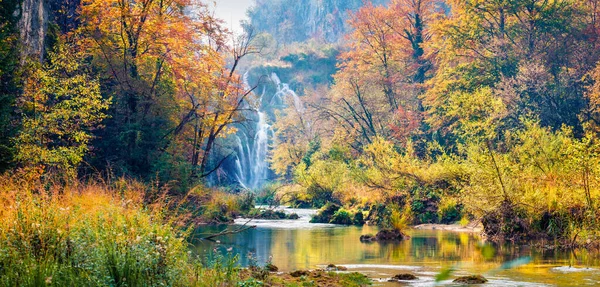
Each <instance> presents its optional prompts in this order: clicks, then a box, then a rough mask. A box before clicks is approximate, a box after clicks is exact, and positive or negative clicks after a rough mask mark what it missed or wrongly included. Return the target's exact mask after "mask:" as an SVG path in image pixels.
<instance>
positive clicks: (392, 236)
mask: <svg viewBox="0 0 600 287" xmlns="http://www.w3.org/2000/svg"><path fill="white" fill-rule="evenodd" d="M408 239H410V236H408V235H406V234H404V233H403V232H401V231H399V230H395V229H384V230H381V231H379V232H377V234H376V235H372V234H367V235H361V236H360V241H361V242H374V241H378V242H388V241H403V240H408Z"/></svg>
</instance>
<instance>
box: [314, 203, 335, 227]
mask: <svg viewBox="0 0 600 287" xmlns="http://www.w3.org/2000/svg"><path fill="white" fill-rule="evenodd" d="M340 208H341V206H339V205H337V204H335V203H331V202H329V203H327V204H326V205H325V206H323V207H322V208H321V209H319V211H318V212H317V214H316V215H315V216H313V218H312V219H311V220H310V222H311V223H329V222H331V219H332V217H333V215H334V214H335V213H336V212H337V211H338V210H339V209H340Z"/></svg>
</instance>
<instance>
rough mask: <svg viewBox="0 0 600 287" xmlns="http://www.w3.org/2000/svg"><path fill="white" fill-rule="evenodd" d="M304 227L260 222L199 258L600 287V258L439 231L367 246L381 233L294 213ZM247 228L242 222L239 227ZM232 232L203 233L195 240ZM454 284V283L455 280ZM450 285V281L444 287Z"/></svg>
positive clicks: (204, 248) (424, 280)
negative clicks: (366, 238)
mask: <svg viewBox="0 0 600 287" xmlns="http://www.w3.org/2000/svg"><path fill="white" fill-rule="evenodd" d="M286 211H288V212H296V213H298V214H299V215H300V216H301V219H299V220H276V221H273V220H253V221H251V222H250V223H248V224H250V225H256V226H257V228H256V229H251V230H247V231H245V232H243V233H240V234H234V235H228V236H223V237H219V238H216V240H218V241H217V242H213V241H206V240H205V241H200V242H197V244H196V250H197V251H198V252H199V253H201V254H208V253H210V252H211V251H212V250H214V249H215V248H216V249H218V250H220V251H221V252H227V250H228V249H229V250H232V252H233V253H237V254H240V255H241V256H240V263H241V264H242V265H244V266H247V265H248V263H249V259H248V256H246V255H248V254H252V255H253V256H254V257H255V258H256V259H257V260H258V262H259V263H260V264H264V263H265V262H266V261H267V260H269V258H271V259H272V262H273V264H275V265H276V266H278V267H279V269H280V270H281V271H293V270H297V269H316V268H323V267H324V266H326V265H327V264H336V265H343V266H345V267H348V268H349V271H360V272H363V273H365V274H367V275H368V276H369V277H371V278H374V279H376V280H381V281H386V280H387V278H390V277H392V276H393V275H394V274H398V273H413V274H415V275H417V276H418V277H419V280H418V281H416V282H412V283H410V284H409V283H402V284H404V285H402V284H401V283H383V282H382V283H379V282H376V284H375V286H377V285H379V286H432V285H434V276H435V275H436V274H437V273H439V272H440V271H441V270H443V269H444V268H448V267H454V268H455V270H456V271H455V273H454V274H453V275H454V276H459V275H470V274H483V275H484V276H485V277H486V278H488V279H490V283H489V284H486V286H600V258H598V254H592V253H588V252H586V251H570V252H567V251H544V250H536V249H534V248H530V247H528V246H515V245H505V246H492V245H490V244H486V243H485V242H484V241H483V240H482V239H481V237H479V236H477V235H475V234H469V233H456V232H451V231H441V230H439V231H436V230H415V229H411V230H408V231H407V233H408V234H409V235H410V236H411V239H410V240H407V241H404V242H397V243H361V242H360V240H359V237H360V235H362V234H367V233H372V234H374V233H376V232H377V229H376V228H375V227H371V226H364V227H356V226H339V225H332V224H310V223H308V220H309V218H310V216H311V214H312V213H314V211H311V210H292V209H287V210H286ZM246 222H247V220H245V219H238V220H236V223H237V224H244V223H246ZM225 228H227V227H226V226H221V227H203V228H201V229H199V230H198V232H197V234H196V236H197V237H202V235H203V234H207V233H214V232H218V231H220V230H223V229H225ZM527 257H530V258H531V261H530V262H529V263H528V264H526V265H523V266H521V267H518V268H514V269H509V270H501V269H500V266H501V265H502V264H503V263H505V262H509V261H511V260H515V259H518V258H527ZM454 276H453V277H454ZM443 284H444V285H448V284H451V281H445V282H443Z"/></svg>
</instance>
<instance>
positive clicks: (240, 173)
mask: <svg viewBox="0 0 600 287" xmlns="http://www.w3.org/2000/svg"><path fill="white" fill-rule="evenodd" d="M256 113H257V115H258V122H257V123H256V134H255V135H254V139H253V144H252V148H250V145H249V141H248V138H247V136H246V135H242V137H244V138H245V140H242V138H241V137H240V136H239V135H238V136H237V142H238V156H237V159H236V161H235V165H236V168H237V175H236V177H237V180H238V182H239V183H240V184H241V185H242V187H244V188H248V189H257V188H260V187H262V185H263V184H264V183H265V182H266V180H267V177H268V173H269V164H268V158H267V156H268V152H269V135H271V134H272V131H271V126H270V125H269V124H267V116H266V114H265V113H264V112H261V111H256Z"/></svg>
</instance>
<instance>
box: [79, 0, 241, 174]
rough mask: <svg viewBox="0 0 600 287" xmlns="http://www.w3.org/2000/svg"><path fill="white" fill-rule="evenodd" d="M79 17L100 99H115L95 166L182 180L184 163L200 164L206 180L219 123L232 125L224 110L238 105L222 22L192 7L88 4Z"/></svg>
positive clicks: (183, 1)
mask: <svg viewBox="0 0 600 287" xmlns="http://www.w3.org/2000/svg"><path fill="white" fill-rule="evenodd" d="M81 18H82V22H83V25H82V26H81V27H80V29H79V30H78V31H77V34H78V36H79V37H80V40H81V41H82V43H83V44H82V47H86V52H87V53H88V54H89V55H90V56H91V57H92V59H93V63H94V65H95V67H96V68H97V69H98V70H100V71H101V72H102V73H103V74H102V88H103V94H105V95H114V97H115V104H114V106H113V108H112V109H111V112H110V114H111V118H110V120H109V121H107V123H106V125H107V128H106V129H105V130H104V131H103V132H102V133H101V134H99V138H100V139H101V141H98V142H97V143H96V144H97V145H98V147H99V148H100V149H101V150H102V152H101V156H100V157H99V158H98V159H97V160H96V164H97V165H99V166H100V167H107V168H110V167H112V166H115V165H116V166H119V167H121V168H122V170H121V172H126V173H133V174H136V175H140V176H143V177H150V176H152V177H153V176H154V175H155V173H156V172H159V173H161V175H166V177H167V178H165V180H169V178H172V179H177V180H179V181H182V180H184V178H183V177H184V175H175V174H174V173H173V172H171V171H172V170H174V169H175V168H174V167H173V166H172V165H173V164H180V162H179V161H180V159H181V158H183V159H185V160H186V161H187V162H188V166H189V168H187V169H193V170H195V168H196V167H197V166H198V165H199V166H200V170H201V172H200V174H204V171H205V170H206V167H207V164H206V163H207V162H208V159H207V155H208V154H210V152H211V148H212V146H213V144H214V140H215V138H216V137H217V136H218V135H219V134H220V132H222V131H224V130H225V126H226V124H223V122H224V121H226V122H228V123H229V122H230V121H231V120H232V119H233V118H234V117H233V115H234V114H235V112H234V113H229V112H230V111H231V108H230V107H231V105H235V104H237V103H238V102H239V101H237V100H236V99H234V97H233V96H231V94H232V91H234V90H235V91H236V92H238V93H239V89H240V85H237V84H239V81H237V80H235V78H236V77H237V76H236V75H234V73H233V70H232V71H231V73H229V72H226V71H225V68H224V67H225V61H224V59H223V58H222V56H221V54H220V53H221V52H223V50H224V49H225V48H226V45H225V40H226V36H227V32H226V31H225V30H224V29H223V28H222V27H221V25H220V21H218V20H216V19H215V18H213V17H212V16H211V14H210V12H209V11H208V10H207V8H206V6H204V5H203V4H202V3H200V2H199V1H193V0H175V1H160V0H139V1H122V0H110V1H103V0H102V1H100V0H88V1H84V2H83V3H82V7H81ZM236 61H239V59H236ZM190 123H194V125H193V129H190V125H189V124H190ZM204 125H209V126H210V127H209V128H208V129H205V128H204ZM201 126H202V128H200V127H201ZM212 127H214V129H212ZM182 147H183V148H182ZM168 158H176V159H177V160H176V161H175V162H173V161H171V160H169V159H168ZM159 159H160V161H159ZM157 162H162V163H168V164H169V165H170V166H162V167H159V166H155V165H154V164H155V163H157ZM192 172H193V173H195V171H192ZM185 176H186V177H189V176H190V175H189V174H187V175H185Z"/></svg>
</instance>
